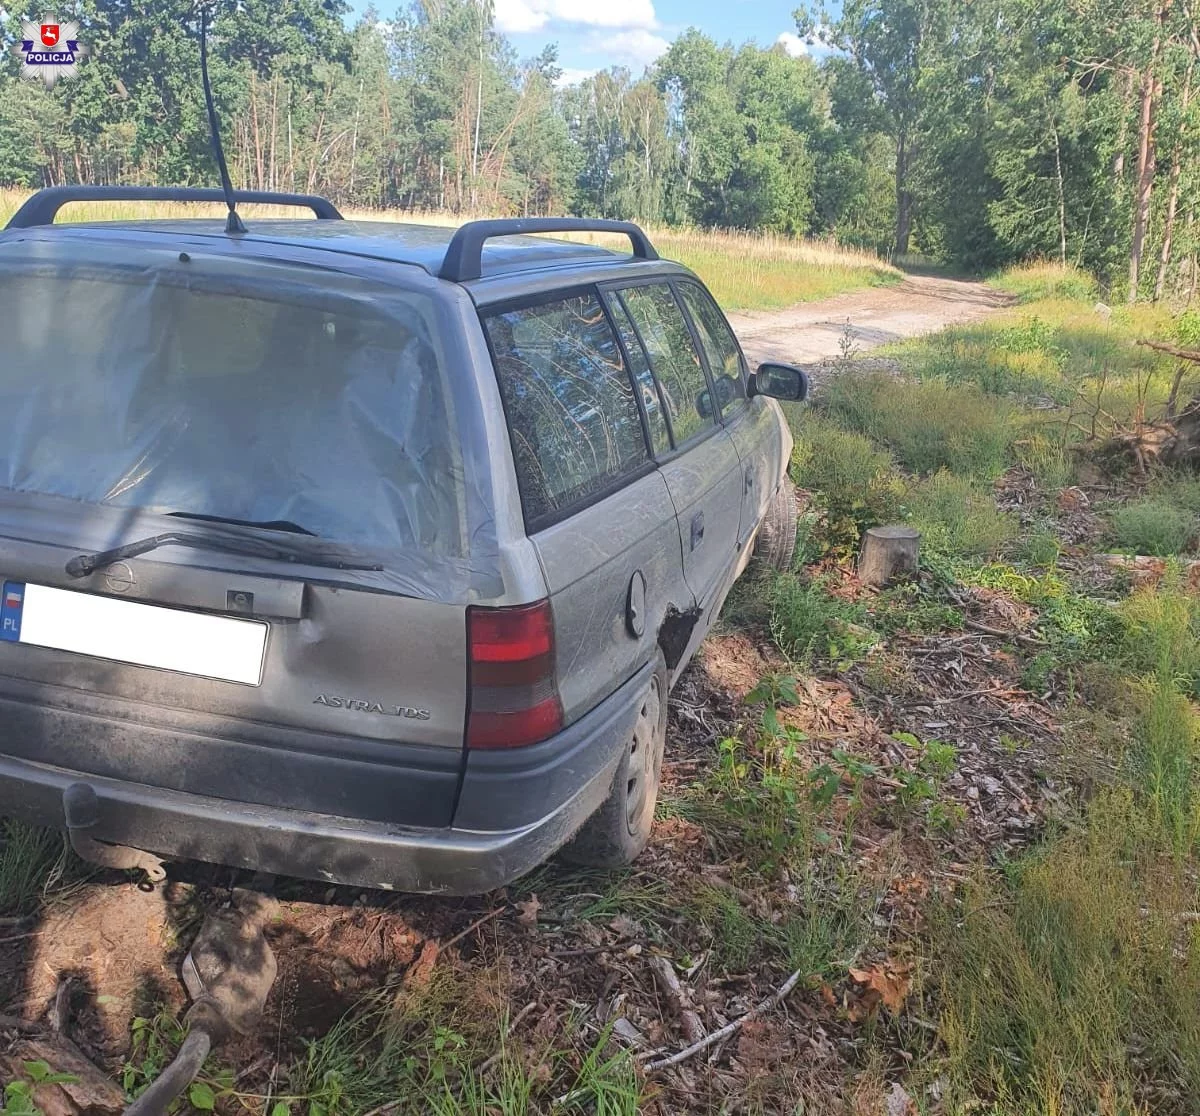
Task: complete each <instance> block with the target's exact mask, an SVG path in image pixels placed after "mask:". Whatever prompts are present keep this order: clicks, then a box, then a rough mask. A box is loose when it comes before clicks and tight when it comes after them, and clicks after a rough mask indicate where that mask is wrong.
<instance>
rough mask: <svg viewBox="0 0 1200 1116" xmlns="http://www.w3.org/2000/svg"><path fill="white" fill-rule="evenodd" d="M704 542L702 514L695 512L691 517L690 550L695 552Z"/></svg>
mask: <svg viewBox="0 0 1200 1116" xmlns="http://www.w3.org/2000/svg"><path fill="white" fill-rule="evenodd" d="M703 541H704V512H696V514H695V515H693V516H692V549H693V550H695V549H696V547H698V546H699V545H700V544H701V543H702V542H703Z"/></svg>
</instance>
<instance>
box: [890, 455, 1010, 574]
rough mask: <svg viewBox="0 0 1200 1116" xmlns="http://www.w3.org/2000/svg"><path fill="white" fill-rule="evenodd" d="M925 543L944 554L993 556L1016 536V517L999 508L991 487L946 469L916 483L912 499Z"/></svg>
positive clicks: (914, 520) (912, 509) (913, 514)
mask: <svg viewBox="0 0 1200 1116" xmlns="http://www.w3.org/2000/svg"><path fill="white" fill-rule="evenodd" d="M909 507H910V514H911V518H912V524H913V526H914V527H917V528H918V529H919V530H920V531H921V537H922V544H923V545H924V546H925V547H927V548H928V549H930V550H933V551H935V552H938V553H941V554H951V555H952V554H961V555H966V556H971V557H980V558H994V557H996V556H997V555H999V554H1000V552H1001V551H1002V550H1003V549H1004V548H1005V547H1006V546H1007V545H1008V544H1009V543H1011V542H1012V540H1013V539H1014V538H1015V537H1016V534H1017V530H1018V526H1019V525H1018V523H1017V520H1016V517H1015V516H1013V515H1010V514H1008V513H1007V512H1002V511H998V510H997V509H996V501H995V499H994V497H993V496H992V493H991V491H990V489H988V488H985V487H983V486H982V485H980V484H978V483H977V482H973V481H972V480H971V479H970V478H968V477H959V476H955V475H953V474H952V473H948V472H946V471H945V470H942V471H941V472H938V473H935V474H934V475H933V476H932V477H929V478H928V479H927V480H925V481H922V482H921V483H920V484H919V485H917V486H916V487H915V488H914V489H913V491H912V494H911V496H910V498H909Z"/></svg>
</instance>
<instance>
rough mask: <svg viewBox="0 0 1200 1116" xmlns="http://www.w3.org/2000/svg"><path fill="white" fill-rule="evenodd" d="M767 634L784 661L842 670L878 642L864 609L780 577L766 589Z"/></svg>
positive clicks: (820, 587) (799, 579)
mask: <svg viewBox="0 0 1200 1116" xmlns="http://www.w3.org/2000/svg"><path fill="white" fill-rule="evenodd" d="M767 599H768V601H769V603H770V616H771V620H770V625H771V634H772V635H773V636H774V637H775V642H776V643H777V644H778V646H779V649H780V650H781V651H782V652H783V653H784V654H785V655H787V656H788V658H790V659H792V660H793V661H795V662H797V663H801V664H805V665H808V666H811V665H812V664H813V663H824V664H826V665H833V666H838V667H845V666H846V665H849V664H850V663H853V662H856V661H857V660H858V659H861V658H862V657H863V655H864V654H866V652H867V651H868V650H869V649H870V648H871V647H872V646H873V645H874V643H875V642H876V639H875V636H874V633H872V632H871V631H869V630H868V629H867V628H865V627H864V623H865V621H866V619H867V614H866V609H865V607H864V606H863V605H861V604H852V603H850V602H847V601H844V600H841V599H840V598H838V597H834V596H832V595H831V594H830V593H828V592H827V591H826V589H825V588H824V586H823V585H822V584H821V583H820V582H819V581H806V580H805V579H804V578H803V577H801V576H797V575H796V574H781V575H780V576H779V577H778V578H776V579H775V581H774V583H773V584H772V585H771V587H770V589H769V590H768V596H767Z"/></svg>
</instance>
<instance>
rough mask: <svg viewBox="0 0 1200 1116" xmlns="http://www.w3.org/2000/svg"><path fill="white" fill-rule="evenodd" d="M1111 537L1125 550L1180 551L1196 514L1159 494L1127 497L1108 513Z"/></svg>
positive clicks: (1193, 534) (1187, 540)
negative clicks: (1128, 498)
mask: <svg viewBox="0 0 1200 1116" xmlns="http://www.w3.org/2000/svg"><path fill="white" fill-rule="evenodd" d="M1111 518H1112V539H1113V544H1114V545H1115V546H1116V548H1117V549H1118V550H1120V551H1122V552H1123V553H1126V554H1151V555H1155V556H1157V557H1160V558H1166V557H1169V556H1170V555H1172V554H1181V553H1183V551H1184V550H1186V549H1187V548H1188V546H1189V545H1190V544H1191V543H1192V542H1193V541H1194V539H1195V537H1196V530H1197V526H1200V520H1197V517H1196V514H1195V513H1194V512H1192V511H1190V510H1188V509H1187V508H1185V507H1181V506H1180V505H1179V504H1177V503H1175V502H1173V501H1171V500H1169V499H1166V498H1163V497H1155V496H1151V497H1147V498H1146V499H1142V500H1130V501H1129V503H1127V504H1122V505H1121V506H1120V507H1119V508H1117V509H1116V510H1115V511H1114V512H1113V513H1112V517H1111Z"/></svg>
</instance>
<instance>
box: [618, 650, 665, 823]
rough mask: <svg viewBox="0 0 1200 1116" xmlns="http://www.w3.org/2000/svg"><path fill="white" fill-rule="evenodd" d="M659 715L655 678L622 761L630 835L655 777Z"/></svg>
mask: <svg viewBox="0 0 1200 1116" xmlns="http://www.w3.org/2000/svg"><path fill="white" fill-rule="evenodd" d="M661 714H662V694H661V692H660V690H659V681H658V675H657V674H656V675H654V676H653V677H652V678H651V679H650V688H649V689H648V690H647V691H646V696H645V697H644V698H643V699H642V706H641V708H640V709H639V710H638V716H637V722H636V723H635V724H634V726H633V740H632V741H631V742H630V745H629V753H628V758H627V759H626V761H625V792H626V793H625V824H626V826H627V827H628V829H629V832H630V833H631V834H634V833H637V831H638V827H639V825H640V823H641V819H642V812H643V811H644V810H645V808H646V798H647V796H648V795H649V794H650V793H651V788H652V787H653V786H654V781H655V778H656V777H657V775H658V771H657V768H658V753H659V748H660V742H659V740H658V735H659V733H658V723H659V718H660V717H661Z"/></svg>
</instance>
